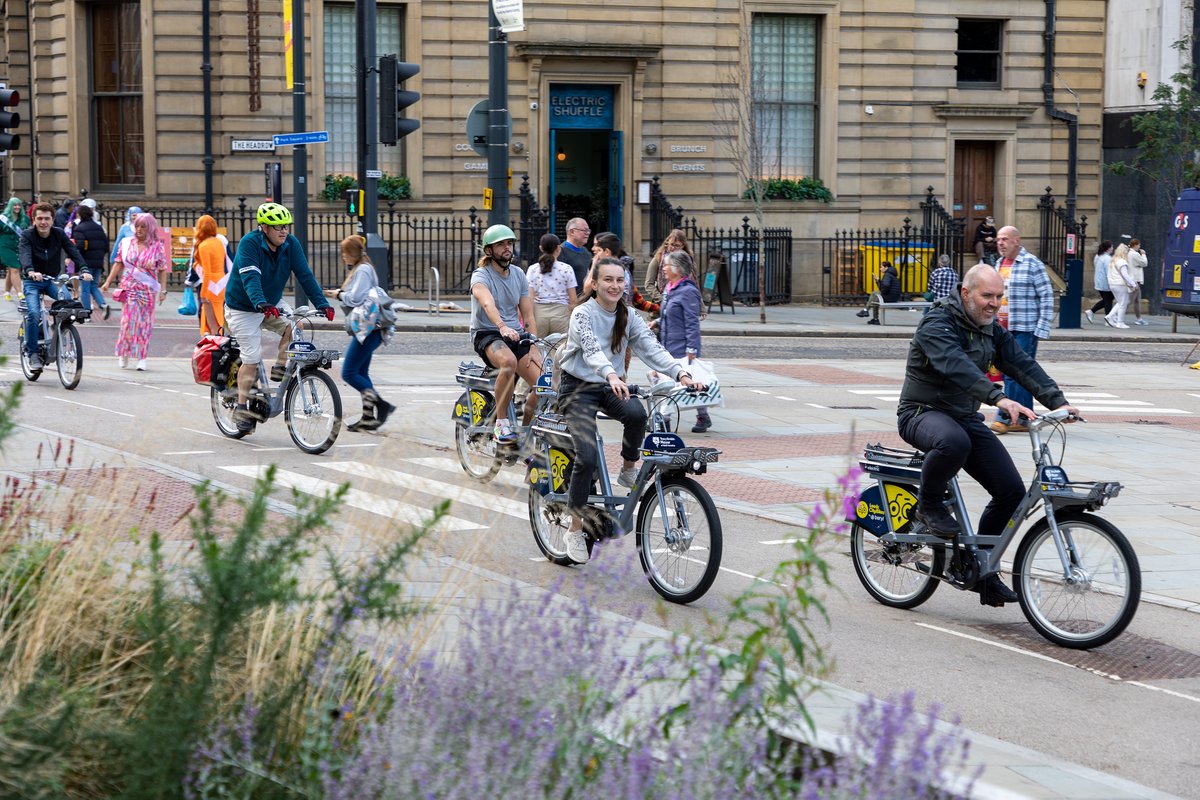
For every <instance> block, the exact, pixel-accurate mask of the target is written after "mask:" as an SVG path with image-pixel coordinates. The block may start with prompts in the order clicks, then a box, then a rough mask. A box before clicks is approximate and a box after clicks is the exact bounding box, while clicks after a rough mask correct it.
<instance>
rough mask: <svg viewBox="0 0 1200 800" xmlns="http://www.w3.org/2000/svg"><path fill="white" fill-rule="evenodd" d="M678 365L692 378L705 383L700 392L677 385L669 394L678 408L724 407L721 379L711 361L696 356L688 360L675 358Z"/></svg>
mask: <svg viewBox="0 0 1200 800" xmlns="http://www.w3.org/2000/svg"><path fill="white" fill-rule="evenodd" d="M675 361H676V363H677V364H679V366H681V367H683V369H684V370H685V371H686V372H687V373H688V374H689V375H691V376H692V380H695V381H698V382H700V383H703V384H704V385H705V389H704V391H702V392H689V391H688V390H687V387H685V386H684V385H683V384H680V385H679V386H677V387H676V388H675V389H674V390H673V391H672V392H671V394H670V395H669V397H670V398H671V399H672V400H674V401H675V403H676V404H677V405H678V406H679V407H680V408H724V407H725V397H724V395H722V394H721V381H720V380H719V379H718V378H717V371H716V368H715V367H714V366H713V363H712V362H711V361H705V360H703V359H700V358H697V359H694V360H693V361H691V362H688V360H687V358H677V359H675Z"/></svg>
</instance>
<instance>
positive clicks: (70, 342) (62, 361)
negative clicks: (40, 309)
mask: <svg viewBox="0 0 1200 800" xmlns="http://www.w3.org/2000/svg"><path fill="white" fill-rule="evenodd" d="M57 350H58V352H56V353H55V354H54V362H55V364H57V366H58V380H59V381H60V382H61V383H62V385H63V388H64V389H74V388H75V387H76V386H78V385H79V379H80V378H81V377H83V342H82V341H80V339H79V331H78V330H76V328H75V326H74V325H63V326H62V327H60V328H59V329H58V348H57Z"/></svg>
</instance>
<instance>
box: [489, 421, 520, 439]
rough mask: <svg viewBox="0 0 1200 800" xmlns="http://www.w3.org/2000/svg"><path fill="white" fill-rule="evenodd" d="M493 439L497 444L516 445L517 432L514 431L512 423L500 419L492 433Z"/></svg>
mask: <svg viewBox="0 0 1200 800" xmlns="http://www.w3.org/2000/svg"><path fill="white" fill-rule="evenodd" d="M492 438H493V439H495V440H496V443H497V444H516V442H517V432H516V431H514V430H513V426H512V422H510V421H509V420H508V419H507V418H504V419H498V420H496V427H495V430H493V431H492Z"/></svg>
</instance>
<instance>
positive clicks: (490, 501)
mask: <svg viewBox="0 0 1200 800" xmlns="http://www.w3.org/2000/svg"><path fill="white" fill-rule="evenodd" d="M447 460H448V459H447ZM317 466H320V467H325V468H326V469H332V470H337V471H338V472H341V473H344V474H346V475H353V476H355V477H359V478H369V479H371V480H377V481H381V482H382V483H386V484H389V485H391V486H398V487H400V488H403V489H411V490H413V491H415V492H424V493H425V494H429V495H433V496H434V497H445V498H448V499H450V500H453V501H454V502H455V503H460V502H461V503H467V504H468V505H473V506H477V507H479V508H481V509H483V510H485V511H499V512H500V513H501V514H507V515H508V516H510V517H516V518H517V519H521V520H525V519H528V518H529V507H528V505H527V504H526V503H522V502H518V501H516V500H512V499H509V498H507V497H502V496H501V495H500V494H499V492H498V491H496V492H481V491H479V490H478V489H468V488H466V487H463V486H457V485H455V484H452V483H443V482H441V481H436V480H433V479H431V478H428V477H425V476H421V475H410V474H408V473H407V472H400V471H398V470H394V469H388V468H387V467H376V466H371V465H369V464H364V463H362V462H361V461H321V462H318V464H317ZM500 488H501V487H497V489H500Z"/></svg>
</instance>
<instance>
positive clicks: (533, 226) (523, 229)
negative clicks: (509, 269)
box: [517, 175, 566, 266]
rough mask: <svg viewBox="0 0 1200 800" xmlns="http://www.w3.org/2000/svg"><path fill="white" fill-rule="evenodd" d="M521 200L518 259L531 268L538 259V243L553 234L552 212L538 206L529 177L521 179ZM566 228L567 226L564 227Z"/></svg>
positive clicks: (519, 194)
mask: <svg viewBox="0 0 1200 800" xmlns="http://www.w3.org/2000/svg"><path fill="white" fill-rule="evenodd" d="M517 194H518V197H519V198H520V200H521V222H520V227H519V230H520V235H521V241H520V242H519V243H518V244H519V247H518V248H517V253H518V257H519V258H520V259H521V261H522V263H524V264H525V265H526V266H529V264H531V263H532V262H534V261H537V257H538V243H539V242H540V241H541V239H542V236H544V235H545V234H547V233H552V231H551V230H550V212H549V210H547V209H545V208H542V207H541V206H539V205H538V201H537V198H536V197H535V196H534V194H533V190H532V189H530V188H529V176H528V175H525V176H523V177H522V178H521V189H520V191H519V192H518V193H517ZM563 228H564V229H565V228H566V225H565V224H564V225H563Z"/></svg>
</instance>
